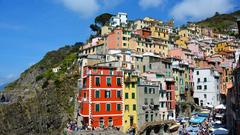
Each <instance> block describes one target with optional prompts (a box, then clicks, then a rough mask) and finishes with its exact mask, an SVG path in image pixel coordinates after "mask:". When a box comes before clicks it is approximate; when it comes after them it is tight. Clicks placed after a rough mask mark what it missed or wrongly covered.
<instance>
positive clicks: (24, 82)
mask: <svg viewBox="0 0 240 135" xmlns="http://www.w3.org/2000/svg"><path fill="white" fill-rule="evenodd" d="M78 49H79V45H74V46H65V47H63V48H60V49H59V50H57V51H52V52H49V53H47V55H46V56H45V57H44V58H43V59H42V60H41V61H40V62H38V63H37V64H35V65H33V66H32V67H30V68H29V69H28V70H26V71H25V72H24V73H22V74H21V76H20V78H19V79H18V80H16V81H15V82H13V83H11V84H9V85H8V86H7V87H6V89H5V90H4V92H2V93H1V94H0V95H4V96H5V97H7V100H6V102H3V103H0V134H1V135H9V134H11V135H14V134H18V135H26V134H39V135H43V134H61V133H62V131H63V129H64V127H65V125H66V123H67V122H68V121H69V120H71V119H72V118H73V110H74V100H73V99H74V98H75V92H76V91H77V79H78V67H77V62H76V61H77V52H78ZM57 66H60V67H61V70H60V71H59V72H57V73H53V72H52V68H54V67H57Z"/></svg>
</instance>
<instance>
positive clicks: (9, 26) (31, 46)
mask: <svg viewBox="0 0 240 135" xmlns="http://www.w3.org/2000/svg"><path fill="white" fill-rule="evenodd" d="M239 7H240V5H239V2H238V0H0V85H1V84H3V83H6V82H9V81H12V80H14V79H16V78H17V77H18V76H19V74H20V73H21V72H23V71H24V70H25V69H27V68H28V67H29V66H30V65H32V64H34V63H36V62H38V61H39V60H40V59H41V58H42V57H43V56H44V54H45V53H47V52H48V51H51V50H54V49H57V48H59V47H62V46H64V45H67V44H74V43H75V42H79V41H83V42H84V41H85V40H86V39H87V37H88V36H89V34H90V33H91V31H90V29H89V25H90V24H91V23H92V22H93V20H94V17H95V16H97V15H99V14H101V13H104V12H109V13H112V14H116V13H117V12H119V11H121V12H127V13H128V16H129V18H130V19H137V18H143V17H145V16H150V17H153V18H158V19H162V20H167V19H170V18H174V19H175V22H176V24H177V25H180V24H183V23H185V22H187V21H189V20H190V21H197V20H201V19H204V18H206V17H210V16H212V15H213V14H214V13H215V12H216V11H218V12H220V13H228V12H232V11H234V10H238V9H239Z"/></svg>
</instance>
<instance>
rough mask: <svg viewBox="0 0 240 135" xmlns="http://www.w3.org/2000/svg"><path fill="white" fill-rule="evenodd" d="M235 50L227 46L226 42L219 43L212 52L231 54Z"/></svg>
mask: <svg viewBox="0 0 240 135" xmlns="http://www.w3.org/2000/svg"><path fill="white" fill-rule="evenodd" d="M234 50H235V47H234V46H232V45H230V44H228V43H227V42H219V43H217V44H216V45H215V47H214V51H215V52H217V53H219V52H233V51H234Z"/></svg>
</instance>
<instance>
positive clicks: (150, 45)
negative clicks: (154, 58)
mask: <svg viewBox="0 0 240 135" xmlns="http://www.w3.org/2000/svg"><path fill="white" fill-rule="evenodd" d="M167 43H168V41H166V40H162V39H159V38H152V39H151V40H149V39H147V38H143V37H132V38H131V39H130V40H129V44H130V46H129V49H131V50H133V51H134V52H136V53H138V54H143V53H145V52H152V53H155V54H159V55H160V56H163V57H166V56H167V55H168V45H167Z"/></svg>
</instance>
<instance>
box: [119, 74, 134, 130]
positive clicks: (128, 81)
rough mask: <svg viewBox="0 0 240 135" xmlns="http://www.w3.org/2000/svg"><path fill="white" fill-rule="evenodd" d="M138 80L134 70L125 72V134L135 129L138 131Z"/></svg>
mask: <svg viewBox="0 0 240 135" xmlns="http://www.w3.org/2000/svg"><path fill="white" fill-rule="evenodd" d="M137 78H138V76H137V75H135V74H134V72H133V71H132V70H124V88H123V94H124V99H123V103H124V108H123V110H124V111H123V129H122V131H123V132H124V133H126V132H128V131H130V130H131V129H133V128H135V131H137V120H138V116H137V96H136V93H137Z"/></svg>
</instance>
